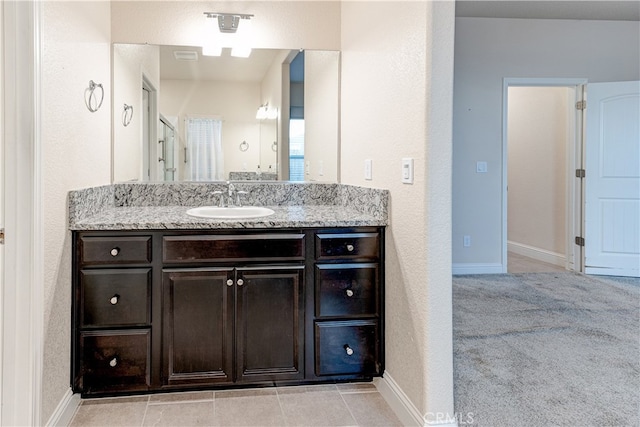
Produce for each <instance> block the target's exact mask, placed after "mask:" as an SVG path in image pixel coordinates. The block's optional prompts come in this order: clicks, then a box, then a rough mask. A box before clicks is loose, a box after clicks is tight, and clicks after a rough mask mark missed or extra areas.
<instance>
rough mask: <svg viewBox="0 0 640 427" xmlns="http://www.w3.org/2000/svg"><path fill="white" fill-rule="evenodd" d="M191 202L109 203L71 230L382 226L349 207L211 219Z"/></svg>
mask: <svg viewBox="0 0 640 427" xmlns="http://www.w3.org/2000/svg"><path fill="white" fill-rule="evenodd" d="M192 207H194V206H145V207H111V208H107V209H104V210H102V211H100V212H99V213H96V214H94V215H91V216H87V217H85V218H82V219H81V220H79V221H77V222H75V223H74V224H73V226H72V227H71V228H72V229H73V230H164V229H214V228H215V229H234V228H308V227H357V226H384V225H386V221H384V220H381V219H377V218H375V217H374V216H373V215H370V214H366V213H362V212H359V211H357V210H355V209H353V208H348V207H344V206H334V205H324V206H323V205H320V206H317V205H315V206H313V205H312V206H309V205H307V206H265V207H268V208H270V209H272V210H273V211H274V212H275V213H274V214H273V215H269V216H266V217H261V218H242V219H213V218H198V217H193V216H190V215H187V213H186V212H187V211H188V210H189V209H191V208H192Z"/></svg>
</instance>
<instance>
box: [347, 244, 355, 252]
mask: <svg viewBox="0 0 640 427" xmlns="http://www.w3.org/2000/svg"><path fill="white" fill-rule="evenodd" d="M354 249H355V247H354V246H353V245H347V251H349V252H353V250H354Z"/></svg>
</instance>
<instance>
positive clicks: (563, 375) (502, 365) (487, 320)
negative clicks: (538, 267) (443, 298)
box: [453, 272, 640, 427]
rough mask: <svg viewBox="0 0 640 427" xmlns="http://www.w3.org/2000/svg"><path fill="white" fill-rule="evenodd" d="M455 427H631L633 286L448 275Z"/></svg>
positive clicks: (637, 335)
mask: <svg viewBox="0 0 640 427" xmlns="http://www.w3.org/2000/svg"><path fill="white" fill-rule="evenodd" d="M453 331H454V334H453V335H454V340H453V345H454V397H455V411H456V416H457V418H458V421H459V425H460V426H463V425H473V426H486V427H501V426H505V427H514V426H531V427H538V426H540V427H549V426H563V427H564V426H584V427H587V426H594V427H596V426H597V427H606V426H611V427H613V426H616V427H618V426H632V427H638V426H640V279H637V278H603V277H598V276H585V275H580V274H575V273H571V272H566V273H565V272H562V273H527V274H504V275H473V276H471V275H469V276H454V278H453Z"/></svg>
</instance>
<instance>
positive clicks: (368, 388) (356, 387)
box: [337, 383, 378, 393]
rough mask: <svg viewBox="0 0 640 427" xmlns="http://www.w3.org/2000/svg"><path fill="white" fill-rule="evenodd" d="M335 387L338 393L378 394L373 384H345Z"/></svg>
mask: <svg viewBox="0 0 640 427" xmlns="http://www.w3.org/2000/svg"><path fill="white" fill-rule="evenodd" d="M337 386H338V391H339V392H340V393H366V392H378V389H377V388H376V386H375V385H373V383H346V384H338V385H337Z"/></svg>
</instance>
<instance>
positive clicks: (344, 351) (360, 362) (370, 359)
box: [315, 320, 380, 376]
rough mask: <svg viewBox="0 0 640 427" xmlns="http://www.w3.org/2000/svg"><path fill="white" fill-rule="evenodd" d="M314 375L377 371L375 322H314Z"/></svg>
mask: <svg viewBox="0 0 640 427" xmlns="http://www.w3.org/2000/svg"><path fill="white" fill-rule="evenodd" d="M315 343H316V354H315V358H316V359H315V362H316V375H319V376H320V375H346V374H358V375H376V374H379V373H380V372H379V369H378V366H379V363H378V360H379V354H378V348H379V335H378V322H376V321H374V320H367V321H365V320H359V321H348V322H316V324H315Z"/></svg>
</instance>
